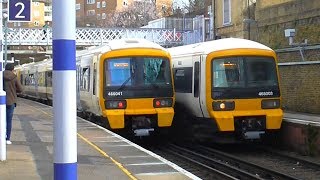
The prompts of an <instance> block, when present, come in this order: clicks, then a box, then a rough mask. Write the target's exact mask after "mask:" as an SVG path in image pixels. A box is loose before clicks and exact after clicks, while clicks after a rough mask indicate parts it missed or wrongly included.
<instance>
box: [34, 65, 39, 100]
mask: <svg viewBox="0 0 320 180" xmlns="http://www.w3.org/2000/svg"><path fill="white" fill-rule="evenodd" d="M35 69H36V72H35V73H34V90H35V93H36V98H40V96H39V90H38V89H39V88H38V87H39V84H38V82H39V81H38V79H39V74H38V73H39V72H38V66H35Z"/></svg>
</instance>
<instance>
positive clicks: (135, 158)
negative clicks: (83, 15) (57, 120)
mask: <svg viewBox="0 0 320 180" xmlns="http://www.w3.org/2000/svg"><path fill="white" fill-rule="evenodd" d="M17 104H18V106H17V108H16V109H15V112H14V116H13V128H12V135H11V141H12V144H11V145H7V160H6V161H3V162H0V179H5V180H17V179H33V180H36V179H43V180H47V179H53V116H52V107H50V106H46V105H43V104H40V103H37V102H33V101H30V100H26V99H21V98H19V100H18V103H17ZM61 138H63V137H61ZM77 143H78V144H77V146H78V150H77V151H78V152H77V154H78V160H77V164H78V179H83V180H87V179H90V180H100V179H101V180H102V179H103V180H106V179H107V180H109V179H112V180H113V179H114V180H115V179H116V180H122V179H142V180H145V179H153V180H157V179H166V180H167V179H169V180H184V179H199V178H198V177H196V176H194V175H193V174H191V173H189V172H188V171H186V170H184V169H182V168H181V167H179V166H177V165H175V164H173V163H172V162H169V161H167V160H165V159H163V158H162V157H160V156H158V155H156V154H154V153H152V152H150V151H148V150H146V149H144V148H142V147H140V146H138V145H136V144H134V143H131V142H130V141H128V140H126V139H124V138H122V137H120V136H118V135H117V134H114V133H112V132H110V131H108V130H105V129H103V128H101V127H99V126H97V125H95V124H93V123H91V122H88V121H86V120H84V119H81V118H78V119H77Z"/></svg>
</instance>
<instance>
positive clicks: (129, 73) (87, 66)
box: [16, 39, 175, 136]
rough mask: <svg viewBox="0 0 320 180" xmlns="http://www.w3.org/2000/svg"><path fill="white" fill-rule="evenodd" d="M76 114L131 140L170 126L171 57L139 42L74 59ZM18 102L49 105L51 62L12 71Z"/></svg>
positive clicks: (129, 41)
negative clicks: (26, 98)
mask: <svg viewBox="0 0 320 180" xmlns="http://www.w3.org/2000/svg"><path fill="white" fill-rule="evenodd" d="M76 67H77V69H76V72H77V109H78V111H79V112H82V113H85V114H87V115H90V117H92V116H94V117H95V116H97V117H103V120H104V122H106V126H107V127H109V128H111V129H113V130H122V132H131V133H134V134H135V135H137V136H145V135H149V134H150V133H152V132H160V131H161V130H162V129H164V130H165V129H166V128H168V127H170V126H171V124H172V121H173V117H174V108H173V107H174V103H175V92H174V83H173V75H172V69H171V56H170V54H169V53H168V51H167V50H166V49H164V48H163V47H161V46H160V45H158V44H155V43H152V42H149V41H147V40H144V39H121V40H114V41H110V42H109V43H108V44H107V45H104V46H99V47H91V48H88V49H86V50H82V51H80V52H77V53H76ZM16 70H17V74H18V76H19V77H20V80H21V84H22V85H23V86H24V94H22V95H23V96H29V97H33V98H35V99H37V100H41V101H47V102H49V103H52V76H53V72H52V60H51V59H46V60H43V61H41V62H36V63H29V64H24V65H22V66H19V67H16Z"/></svg>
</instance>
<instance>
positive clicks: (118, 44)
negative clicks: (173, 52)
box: [77, 38, 167, 56]
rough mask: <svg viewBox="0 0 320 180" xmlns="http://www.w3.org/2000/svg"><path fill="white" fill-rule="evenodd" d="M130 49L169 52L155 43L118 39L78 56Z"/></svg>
mask: <svg viewBox="0 0 320 180" xmlns="http://www.w3.org/2000/svg"><path fill="white" fill-rule="evenodd" d="M130 48H151V49H159V50H163V51H167V50H166V49H165V48H163V47H162V46H160V45H159V44H156V43H154V42H151V41H148V40H145V39H138V38H128V39H117V40H112V41H109V42H108V43H107V44H106V45H102V46H92V47H89V48H88V49H86V50H82V51H78V52H77V56H82V55H85V54H92V53H96V52H107V51H112V50H120V49H130Z"/></svg>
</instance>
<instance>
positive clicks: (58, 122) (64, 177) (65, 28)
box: [52, 0, 77, 180]
mask: <svg viewBox="0 0 320 180" xmlns="http://www.w3.org/2000/svg"><path fill="white" fill-rule="evenodd" d="M75 5H76V2H75V0H68V1H66V0H54V1H52V14H53V16H52V17H53V24H52V25H53V26H52V34H53V46H52V47H53V119H54V135H53V140H54V141H53V142H54V148H53V152H54V158H53V160H54V161H53V162H54V180H77V109H76V108H77V102H76V94H77V93H76V41H75V39H76V38H75V37H76V36H75V33H76V17H75V14H76V7H75Z"/></svg>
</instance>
